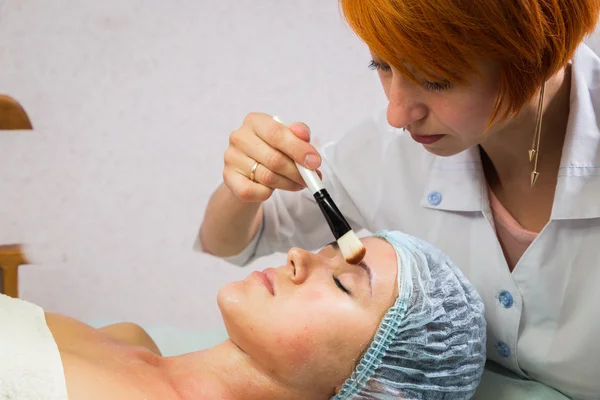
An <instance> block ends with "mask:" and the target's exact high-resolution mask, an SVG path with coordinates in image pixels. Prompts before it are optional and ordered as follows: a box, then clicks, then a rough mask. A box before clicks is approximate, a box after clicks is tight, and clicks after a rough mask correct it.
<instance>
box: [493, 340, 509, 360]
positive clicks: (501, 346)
mask: <svg viewBox="0 0 600 400" xmlns="http://www.w3.org/2000/svg"><path fill="white" fill-rule="evenodd" d="M496 350H498V354H500V356H502V357H504V358H508V357H510V347H508V345H507V344H506V343H503V342H498V344H497V345H496Z"/></svg>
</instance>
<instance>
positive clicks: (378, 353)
mask: <svg viewBox="0 0 600 400" xmlns="http://www.w3.org/2000/svg"><path fill="white" fill-rule="evenodd" d="M375 236H377V237H380V238H383V239H385V240H386V241H387V242H388V243H390V244H391V245H392V246H393V247H394V249H395V250H396V255H397V258H398V297H397V299H396V300H395V302H394V304H393V305H392V307H390V309H389V310H388V311H387V313H386V314H385V316H384V317H383V319H382V321H381V323H380V325H379V328H378V329H377V332H376V334H375V337H374V339H373V341H372V342H371V344H370V346H369V348H368V349H367V351H366V352H365V354H364V355H363V357H362V358H361V360H360V361H359V363H358V365H357V367H356V368H355V370H354V371H353V372H352V375H351V376H350V378H348V379H347V380H346V382H344V384H343V385H342V387H341V389H340V391H339V392H338V393H337V394H336V395H335V396H334V397H333V399H335V400H341V399H344V400H346V399H364V400H368V399H378V400H390V399H427V400H437V399H439V400H442V399H443V400H458V399H470V398H471V397H472V396H473V394H474V392H475V389H476V388H477V385H479V381H480V379H481V374H482V373H483V369H484V366H485V359H486V354H485V349H486V343H485V340H486V324H485V319H484V307H483V301H482V300H481V298H480V297H479V295H478V294H477V292H476V291H475V289H474V288H473V287H472V286H471V284H470V283H469V282H468V281H467V279H466V278H465V276H464V275H463V274H462V272H461V271H460V270H459V269H458V268H457V267H456V266H455V265H454V264H453V263H452V262H451V261H450V259H449V258H448V257H447V256H446V255H445V254H443V253H442V252H441V251H440V250H438V249H436V248H435V247H433V246H432V245H430V244H428V243H426V242H424V241H422V240H420V239H417V238H415V237H412V236H409V235H406V234H404V233H401V232H398V231H379V232H377V233H376V234H375Z"/></svg>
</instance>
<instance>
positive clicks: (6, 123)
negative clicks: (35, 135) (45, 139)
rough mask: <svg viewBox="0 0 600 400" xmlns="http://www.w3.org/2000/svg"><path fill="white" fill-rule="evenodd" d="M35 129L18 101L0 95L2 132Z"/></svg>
mask: <svg viewBox="0 0 600 400" xmlns="http://www.w3.org/2000/svg"><path fill="white" fill-rule="evenodd" d="M27 129H33V126H32V125H31V121H30V120H29V116H28V115H27V113H26V112H25V109H24V108H23V106H21V104H19V102H18V101H16V100H15V99H13V98H12V97H10V96H7V95H4V94H0V130H3V131H6V130H27Z"/></svg>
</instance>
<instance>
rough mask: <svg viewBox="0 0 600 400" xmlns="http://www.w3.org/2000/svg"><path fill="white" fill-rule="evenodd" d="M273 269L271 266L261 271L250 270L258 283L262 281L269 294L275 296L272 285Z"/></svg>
mask: <svg viewBox="0 0 600 400" xmlns="http://www.w3.org/2000/svg"><path fill="white" fill-rule="evenodd" d="M272 274H273V270H272V269H271V268H267V269H265V270H264V271H262V272H259V271H254V272H252V276H254V278H256V280H258V281H259V282H260V283H262V284H263V285H264V286H265V287H266V288H267V290H268V291H269V292H270V293H271V295H273V296H275V287H274V285H273V275H272Z"/></svg>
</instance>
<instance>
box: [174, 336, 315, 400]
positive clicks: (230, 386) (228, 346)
mask: <svg viewBox="0 0 600 400" xmlns="http://www.w3.org/2000/svg"><path fill="white" fill-rule="evenodd" d="M164 361H165V369H166V373H167V375H168V378H169V379H170V381H171V383H172V385H173V388H174V389H175V391H176V392H177V393H178V394H179V396H180V398H181V400H191V399H221V400H242V399H244V400H254V399H257V400H258V399H261V400H262V399H273V400H277V399H305V398H306V396H303V394H302V393H297V392H294V391H293V390H292V388H290V387H288V386H286V385H285V384H283V383H281V382H277V381H276V380H275V379H274V378H273V377H272V376H271V375H269V371H267V370H266V369H262V368H261V367H260V366H259V365H257V363H255V362H254V361H253V360H252V358H251V357H249V356H248V355H247V354H246V353H244V352H243V351H242V350H241V349H240V348H239V347H238V346H236V345H235V344H234V343H233V342H231V341H230V340H226V341H225V342H223V343H221V344H219V345H218V346H216V347H213V348H210V349H208V350H204V351H197V352H194V353H188V354H184V355H181V356H176V357H170V358H167V359H165V360H164Z"/></svg>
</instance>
